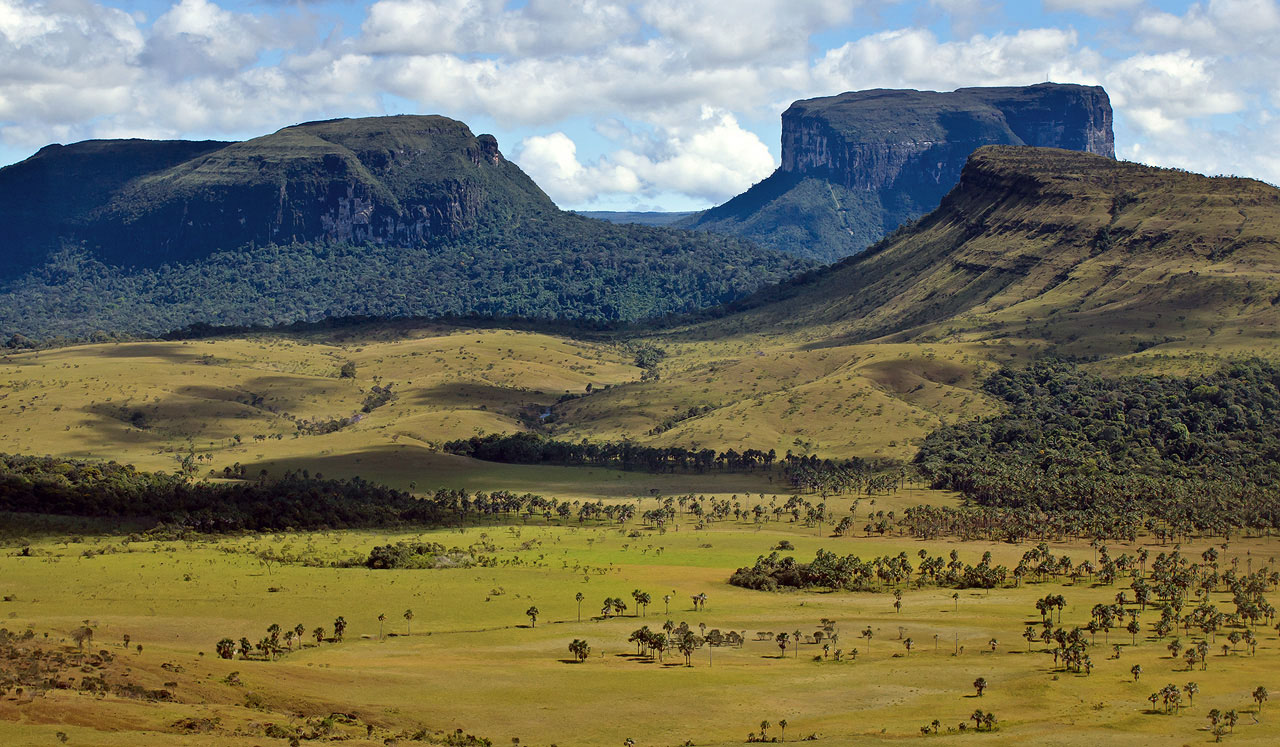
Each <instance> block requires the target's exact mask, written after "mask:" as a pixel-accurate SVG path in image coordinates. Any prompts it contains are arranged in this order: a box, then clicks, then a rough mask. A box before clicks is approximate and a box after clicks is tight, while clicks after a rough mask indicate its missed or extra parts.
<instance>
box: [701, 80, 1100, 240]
mask: <svg viewBox="0 0 1280 747" xmlns="http://www.w3.org/2000/svg"><path fill="white" fill-rule="evenodd" d="M982 145H1033V146H1040V147H1065V148H1068V149H1075V150H1082V151H1092V152H1096V153H1098V154H1099V155H1103V156H1108V157H1114V155H1115V143H1114V136H1113V135H1112V133H1111V106H1110V100H1109V98H1108V97H1107V94H1106V92H1105V91H1104V90H1103V89H1102V88H1100V87H1089V86H1078V85H1065V84H1056V83H1045V84H1038V85H1034V86H1025V87H1007V88H961V89H957V90H956V91H952V92H949V93H940V92H936V91H915V90H896V89H874V90H869V91H850V92H846V93H842V94H838V95H835V96H826V97H820V98H814V99H806V100H801V101H796V102H794V103H793V104H792V105H791V106H790V107H789V108H788V109H787V111H786V112H784V113H783V115H782V163H781V165H780V166H779V167H778V169H777V171H775V172H774V173H773V174H772V175H771V176H769V177H768V178H767V179H765V180H764V181H762V182H759V183H757V184H756V185H754V186H752V187H751V189H749V190H747V192H745V193H743V194H741V195H738V196H736V197H734V198H733V199H731V200H729V201H728V202H726V203H724V204H723V205H719V206H717V207H714V208H711V209H710V210H707V211H706V212H704V213H702V214H700V215H698V216H695V217H693V218H691V219H689V220H687V221H684V222H683V223H681V225H683V226H685V227H688V228H695V229H703V230H709V231H716V232H722V233H728V234H731V235H737V236H744V237H747V238H750V239H751V240H753V241H756V242H758V243H760V244H762V245H764V246H770V247H773V248H776V249H781V250H783V251H789V252H792V253H795V254H799V255H801V256H810V257H813V258H815V259H819V260H821V261H834V260H837V259H840V258H841V257H844V256H848V255H851V254H854V253H856V252H857V251H860V250H862V249H863V248H864V247H866V246H869V245H870V244H872V243H874V242H875V241H876V240H878V239H879V238H880V237H882V236H884V235H885V234H887V233H889V232H891V231H892V230H893V229H895V228H896V227H897V226H898V225H901V224H902V223H903V222H906V221H908V220H914V219H915V218H918V217H920V216H921V215H923V214H925V213H927V212H929V211H930V210H932V209H933V208H934V207H936V206H937V205H938V203H939V202H940V201H941V199H942V197H943V196H944V195H945V194H946V193H947V192H948V191H949V190H950V189H951V187H953V186H954V185H955V183H956V181H957V180H958V178H959V176H960V170H961V168H962V167H963V165H964V163H965V160H966V159H967V158H968V156H969V154H970V153H971V152H972V151H973V150H974V149H975V148H977V147H980V146H982Z"/></svg>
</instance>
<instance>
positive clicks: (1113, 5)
mask: <svg viewBox="0 0 1280 747" xmlns="http://www.w3.org/2000/svg"><path fill="white" fill-rule="evenodd" d="M1142 3H1143V0H1044V2H1043V3H1042V5H1043V7H1044V9H1045V11H1047V12H1049V13H1063V12H1075V13H1083V14H1085V15H1088V16H1108V15H1112V14H1115V13H1119V12H1121V11H1126V10H1133V9H1134V8H1138V7H1140V6H1141V5H1142Z"/></svg>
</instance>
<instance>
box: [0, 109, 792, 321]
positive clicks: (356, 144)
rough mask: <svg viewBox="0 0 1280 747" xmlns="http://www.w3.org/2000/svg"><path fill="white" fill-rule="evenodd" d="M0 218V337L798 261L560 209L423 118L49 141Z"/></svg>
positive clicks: (648, 279) (1, 190)
mask: <svg viewBox="0 0 1280 747" xmlns="http://www.w3.org/2000/svg"><path fill="white" fill-rule="evenodd" d="M0 220H2V221H3V222H4V223H5V225H6V226H7V227H9V229H10V230H9V232H8V235H7V237H6V238H5V239H3V240H2V241H3V243H0V257H3V259H4V260H5V261H4V262H3V263H2V266H3V269H0V282H3V283H5V285H4V286H3V287H0V333H3V334H5V336H6V338H7V336H8V335H11V334H13V333H22V334H24V335H28V336H31V335H34V336H46V337H47V336H49V335H60V334H65V335H74V336H80V335H84V334H88V333H91V332H95V331H105V332H107V333H115V332H127V333H148V334H155V333H161V332H165V331H169V330H172V329H175V328H178V327H184V326H187V325H191V324H200V323H209V324H222V325H249V324H280V323H288V322H294V321H311V320H316V319H321V318H325V317H330V316H350V315H364V316H374V317H383V316H439V315H446V314H447V315H473V314H480V315H500V316H522V317H538V318H557V319H577V320H590V321H608V320H632V319H639V318H643V317H648V316H654V315H662V314H668V313H673V312H682V311H690V310H693V309H696V308H699V307H703V306H709V305H714V304H717V303H723V302H725V301H729V300H732V299H733V298H736V297H739V296H742V295H744V294H746V293H748V292H750V291H752V290H755V289H756V288H758V287H760V286H761V285H763V284H765V283H768V282H776V281H779V280H782V279H784V278H786V277H788V276H789V275H790V274H792V273H794V272H797V271H799V270H802V269H804V268H805V267H806V266H807V264H806V263H805V262H803V261H798V260H797V259H796V258H794V257H788V256H786V255H783V254H781V253H778V252H774V251H768V250H762V249H760V248H758V247H756V246H754V245H752V244H749V243H747V242H745V241H741V240H738V239H735V238H731V237H723V236H711V235H708V234H705V233H692V232H686V231H674V230H667V229H662V228H656V227H644V226H635V225H612V224H608V223H605V222H602V221H597V220H591V219H588V218H584V217H580V216H577V215H573V214H571V213H566V212H562V211H561V210H559V209H558V208H557V207H556V206H555V204H554V203H553V202H552V201H551V200H550V199H549V198H548V197H547V196H546V194H544V193H543V192H542V190H541V189H539V188H538V186H537V185H536V184H535V183H534V182H533V180H532V179H530V178H529V177H528V176H527V175H526V174H525V173H524V172H523V171H521V170H520V168H519V167H518V166H516V165H515V164H514V163H512V162H510V161H508V160H507V159H506V158H505V157H503V155H502V153H501V151H500V150H499V149H498V143H497V141H496V140H495V139H494V138H493V137H492V136H490V135H479V136H476V135H474V134H472V132H471V131H470V129H469V128H468V127H467V126H466V125H465V124H463V123H462V122H458V121H456V120H452V119H448V118H446V117H439V116H407V115H406V116H394V117H373V118H366V119H338V120H331V121H324V122H310V123H306V124H300V125H296V126H293V127H286V128H284V129H282V130H280V131H278V132H275V133H273V134H270V135H266V136H263V137H259V138H254V139H252V140H248V141H245V142H240V143H219V142H201V143H190V142H181V141H175V142H148V141H139V140H117V141H90V142H86V143H78V144H75V145H70V146H49V147H46V148H44V149H42V150H41V151H40V152H38V153H37V154H35V155H34V156H32V157H31V158H29V159H27V160H25V161H23V162H21V163H18V164H15V165H13V166H9V167H6V168H4V169H0Z"/></svg>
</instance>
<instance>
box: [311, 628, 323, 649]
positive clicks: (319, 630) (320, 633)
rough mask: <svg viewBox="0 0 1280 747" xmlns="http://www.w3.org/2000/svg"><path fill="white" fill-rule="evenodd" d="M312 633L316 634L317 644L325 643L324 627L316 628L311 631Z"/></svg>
mask: <svg viewBox="0 0 1280 747" xmlns="http://www.w3.org/2000/svg"><path fill="white" fill-rule="evenodd" d="M311 635H313V636H315V639H316V645H317V646H319V645H320V644H321V643H324V628H316V629H315V630H313V631H311Z"/></svg>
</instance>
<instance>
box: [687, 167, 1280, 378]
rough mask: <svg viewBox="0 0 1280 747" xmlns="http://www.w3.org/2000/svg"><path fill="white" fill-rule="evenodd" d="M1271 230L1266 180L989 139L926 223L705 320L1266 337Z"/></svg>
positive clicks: (840, 330) (1130, 342) (1279, 301)
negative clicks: (740, 310) (725, 315)
mask: <svg viewBox="0 0 1280 747" xmlns="http://www.w3.org/2000/svg"><path fill="white" fill-rule="evenodd" d="M1277 236H1280V190H1277V189H1276V188H1275V187H1272V186H1270V185H1267V184H1263V183H1261V182H1257V181H1253V180H1249V179H1238V178H1227V177H1217V178H1210V177H1205V176H1200V175H1198V174H1190V173H1186V172H1181V171H1176V170H1168V169H1159V168H1154V167H1150V166H1141V165H1138V164H1133V163H1124V162H1119V161H1116V160H1114V159H1111V158H1106V157H1102V156H1097V155H1092V154H1087V153H1081V152H1076V151H1068V150H1060V149H1053V148H1028V147H1012V146H988V147H983V148H980V149H978V150H977V151H975V152H974V153H973V154H972V155H971V156H970V158H969V160H968V164H967V165H966V166H965V168H964V169H963V172H962V174H961V177H960V180H959V182H958V184H957V185H956V187H955V188H954V189H953V190H952V191H951V192H949V193H948V195H947V196H946V197H945V198H944V199H943V200H942V202H941V204H940V205H939V206H938V208H937V209H936V210H934V211H932V212H931V213H929V214H928V215H926V216H925V217H923V218H922V219H921V220H919V221H917V222H916V223H914V224H913V225H911V226H910V227H908V228H906V229H904V230H903V231H901V232H899V233H897V234H895V235H894V236H893V237H892V238H890V239H889V240H887V241H884V242H882V243H880V244H877V245H876V247H875V248H874V249H873V250H869V251H866V252H862V253H860V254H858V255H856V256H853V257H849V258H847V259H845V260H844V261H842V262H840V263H838V264H836V265H834V266H832V267H829V268H826V269H824V270H822V271H820V272H819V273H816V274H815V276H814V279H813V280H812V281H811V282H809V283H806V284H797V285H794V286H791V287H785V286H784V287H783V288H780V289H776V290H774V291H771V293H772V295H771V296H770V295H768V294H761V296H760V297H758V298H757V299H753V301H756V302H758V305H757V306H756V307H755V308H752V309H749V310H747V311H744V312H743V313H742V314H740V315H737V316H731V317H728V318H727V319H725V320H721V321H717V322H715V323H712V324H711V325H710V326H711V327H715V325H722V328H723V329H724V330H732V331H733V333H738V334H740V333H741V332H742V330H753V331H767V332H768V333H770V334H789V333H791V332H793V331H795V330H801V329H802V330H804V331H805V334H806V335H809V336H811V337H812V338H814V339H817V338H820V337H821V335H822V333H820V332H817V331H816V330H818V329H826V330H828V333H834V334H838V335H840V336H841V337H843V338H847V339H848V340H850V341H862V340H872V339H880V340H884V341H892V342H905V341H945V340H950V341H956V340H977V339H981V340H992V339H1001V338H1014V339H1023V340H1030V341H1034V342H1035V343H1037V344H1040V345H1045V346H1050V347H1052V348H1053V349H1054V350H1057V351H1058V352H1060V353H1064V354H1068V355H1080V356H1087V355H1117V354H1128V353H1132V352H1134V351H1137V350H1143V349H1146V348H1149V347H1153V346H1157V345H1167V346H1169V347H1170V348H1172V349H1181V350H1199V349H1201V348H1202V347H1203V344H1209V345H1210V347H1212V346H1213V345H1216V344H1221V342H1220V341H1221V340H1222V339H1230V340H1237V341H1243V340H1251V341H1253V342H1254V343H1255V344H1259V345H1263V346H1271V345H1273V344H1274V342H1273V340H1274V338H1275V337H1276V336H1278V335H1280V240H1277V238H1276V237H1277ZM745 305H749V302H748V304H744V306H745ZM702 334H704V335H705V336H707V337H712V336H714V335H715V334H717V332H716V331H715V329H710V330H705V331H703V332H702ZM1215 339H1216V340H1217V341H1216V342H1215ZM1233 344H1240V343H1239V342H1237V343H1233Z"/></svg>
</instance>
